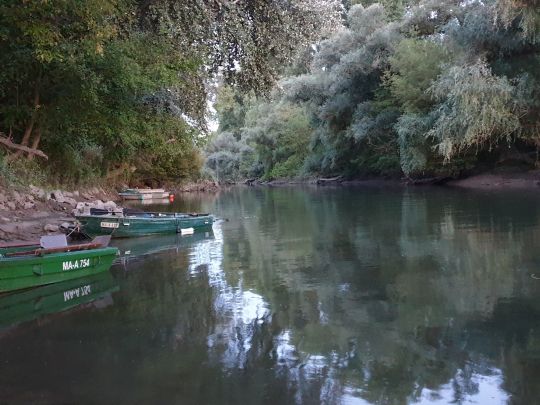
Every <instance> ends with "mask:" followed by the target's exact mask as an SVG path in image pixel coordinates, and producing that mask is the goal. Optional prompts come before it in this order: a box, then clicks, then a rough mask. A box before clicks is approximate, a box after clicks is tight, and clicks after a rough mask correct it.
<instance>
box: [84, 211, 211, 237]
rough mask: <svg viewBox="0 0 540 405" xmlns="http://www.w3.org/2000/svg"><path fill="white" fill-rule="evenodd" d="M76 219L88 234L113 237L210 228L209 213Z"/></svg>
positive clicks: (105, 216) (94, 216) (95, 216)
mask: <svg viewBox="0 0 540 405" xmlns="http://www.w3.org/2000/svg"><path fill="white" fill-rule="evenodd" d="M77 219H78V220H79V222H80V223H81V225H82V229H83V231H84V232H85V233H87V234H88V235H89V236H96V235H111V236H112V237H113V238H130V237H136V236H146V235H156V234H167V233H182V232H183V231H182V230H186V229H194V230H200V229H211V228H212V223H213V219H212V217H211V216H210V215H201V216H190V215H185V216H174V215H171V216H164V217H148V218H145V217H115V216H112V215H99V216H98V215H81V216H77Z"/></svg>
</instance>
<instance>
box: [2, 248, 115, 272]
mask: <svg viewBox="0 0 540 405" xmlns="http://www.w3.org/2000/svg"><path fill="white" fill-rule="evenodd" d="M117 254H118V248H116V247H113V246H107V247H101V248H96V249H86V250H73V251H70V252H57V253H48V254H45V255H28V256H7V257H6V256H0V271H2V264H7V263H16V262H25V263H27V264H32V263H34V262H42V261H55V259H58V258H62V257H66V256H67V257H68V258H69V257H72V256H76V255H83V256H88V257H97V256H110V255H114V256H116V255H117Z"/></svg>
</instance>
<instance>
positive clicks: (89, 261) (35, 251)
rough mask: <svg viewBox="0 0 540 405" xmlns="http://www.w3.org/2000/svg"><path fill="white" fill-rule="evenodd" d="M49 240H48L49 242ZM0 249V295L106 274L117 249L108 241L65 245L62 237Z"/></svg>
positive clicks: (13, 244)
mask: <svg viewBox="0 0 540 405" xmlns="http://www.w3.org/2000/svg"><path fill="white" fill-rule="evenodd" d="M48 238H49V239H48ZM50 240H51V239H50V237H47V236H44V237H42V238H41V241H40V242H27V243H18V244H15V243H11V244H3V245H0V292H7V291H14V290H20V289H23V288H29V287H36V286H40V285H46V284H52V283H58V282H61V281H66V280H72V279H75V278H79V277H86V276H89V275H92V274H95V273H99V272H103V271H107V270H109V268H110V267H111V265H112V262H113V260H114V258H115V257H116V255H117V253H118V249H117V248H114V247H108V246H107V245H108V238H96V239H95V240H93V241H92V242H89V243H82V244H77V245H67V241H66V239H65V235H59V236H55V237H54V239H53V240H54V243H53V244H50V243H48V241H50Z"/></svg>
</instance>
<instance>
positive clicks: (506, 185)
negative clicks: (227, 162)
mask: <svg viewBox="0 0 540 405" xmlns="http://www.w3.org/2000/svg"><path fill="white" fill-rule="evenodd" d="M244 184H246V185H249V186H267V187H280V186H291V185H298V184H304V185H316V186H363V187H384V188H387V187H423V186H437V187H440V186H444V187H456V188H467V189H477V190H503V189H509V190H514V189H515V190H539V191H540V170H531V171H527V172H506V173H505V172H503V173H500V172H486V173H481V174H475V175H471V176H468V177H464V178H461V179H449V178H432V179H423V180H411V179H406V178H378V177H374V178H360V179H345V178H344V177H342V176H336V177H331V178H309V179H291V180H285V179H277V180H271V181H264V182H260V181H257V180H249V181H246V182H245V183H244Z"/></svg>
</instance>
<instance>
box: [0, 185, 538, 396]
mask: <svg viewBox="0 0 540 405" xmlns="http://www.w3.org/2000/svg"><path fill="white" fill-rule="evenodd" d="M539 202H540V195H538V194H523V193H519V194H517V193H496V194H495V193H473V192H466V191H454V190H448V189H437V188H435V189H431V188H426V189H418V188H416V189H413V190H411V189H392V190H381V189H363V188H356V189H355V188H350V189H320V188H319V189H316V188H277V189H269V188H265V189H248V188H246V189H242V188H239V189H232V190H230V191H227V192H223V193H221V194H220V195H219V196H218V197H217V198H208V199H206V198H205V197H204V196H199V197H197V198H196V199H194V200H192V201H189V202H187V203H186V202H185V201H176V202H175V203H174V204H172V205H171V206H169V207H168V208H167V210H169V211H174V210H178V211H185V209H184V208H185V207H186V205H187V206H189V208H190V209H189V211H210V212H213V213H215V214H216V215H217V216H219V217H220V218H224V219H226V220H224V221H220V222H218V223H216V224H215V226H214V232H213V233H211V234H209V235H197V234H195V235H193V236H194V237H193V238H192V239H190V240H187V239H178V238H180V237H177V236H175V235H173V236H171V237H155V238H154V237H152V238H141V239H137V240H126V241H118V243H119V244H120V246H119V248H120V250H121V251H123V252H124V257H123V258H122V259H121V260H120V262H119V263H117V264H116V265H115V266H114V267H113V274H114V276H115V280H116V281H115V282H116V283H117V286H118V287H117V288H116V290H114V291H113V292H111V295H112V303H113V304H112V305H108V306H102V307H99V308H96V307H92V308H88V309H85V310H81V311H76V312H69V311H68V312H67V313H66V315H64V316H61V317H55V318H53V319H51V320H49V321H48V322H46V323H43V324H40V323H35V322H34V323H30V325H31V326H27V327H25V328H22V329H17V330H18V332H17V333H16V334H7V335H5V336H3V337H2V338H1V340H0V342H1V346H0V357H1V359H2V364H3V365H4V367H2V368H0V397H2V398H5V399H6V400H7V401H8V402H29V401H34V402H35V401H39V402H42V403H57V402H77V403H101V402H105V403H112V402H116V403H193V404H195V403H197V404H202V403H216V404H218V403H219V404H221V403H239V402H245V403H250V404H256V403H269V404H270V403H271V404H274V403H280V404H282V403H283V404H287V403H306V404H310V403H328V404H334V403H359V404H405V403H423V404H427V403H429V404H432V403H434V404H439V403H440V404H443V403H469V402H470V403H473V402H475V403H481V404H484V403H485V404H497V403H515V404H534V403H538V398H540V390H539V389H538V388H537V387H536V386H537V381H538V378H539V377H540V281H539V280H535V279H534V278H533V277H532V275H533V274H534V273H536V274H537V275H538V274H540V270H539V269H538V265H539V264H540V251H539V249H537V241H538V240H540V239H539V237H540V221H539V220H540V205H539ZM126 251H128V252H129V254H128V255H126ZM126 266H127V267H126ZM126 269H127V270H129V271H125V270H126ZM0 313H1V312H0ZM29 381H32V383H31V384H30V383H29Z"/></svg>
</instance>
